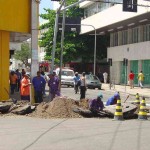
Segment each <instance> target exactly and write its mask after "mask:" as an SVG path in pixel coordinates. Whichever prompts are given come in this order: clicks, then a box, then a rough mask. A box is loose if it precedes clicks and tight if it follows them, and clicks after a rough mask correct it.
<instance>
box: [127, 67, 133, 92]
mask: <svg viewBox="0 0 150 150" xmlns="http://www.w3.org/2000/svg"><path fill="white" fill-rule="evenodd" d="M128 78H129V85H130V89H132V88H134V73H133V71H132V70H131V71H130V73H129V76H128Z"/></svg>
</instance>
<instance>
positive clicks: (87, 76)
mask: <svg viewBox="0 0 150 150" xmlns="http://www.w3.org/2000/svg"><path fill="white" fill-rule="evenodd" d="M86 79H87V80H97V77H96V76H94V75H86Z"/></svg>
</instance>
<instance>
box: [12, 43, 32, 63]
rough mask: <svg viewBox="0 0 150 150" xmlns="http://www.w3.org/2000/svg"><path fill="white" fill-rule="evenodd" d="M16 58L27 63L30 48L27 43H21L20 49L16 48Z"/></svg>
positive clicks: (29, 56)
mask: <svg viewBox="0 0 150 150" xmlns="http://www.w3.org/2000/svg"><path fill="white" fill-rule="evenodd" d="M14 58H15V59H16V60H20V61H21V62H22V63H23V64H25V65H27V64H28V59H29V58H31V49H30V47H29V44H28V43H23V44H21V50H16V51H15V54H14Z"/></svg>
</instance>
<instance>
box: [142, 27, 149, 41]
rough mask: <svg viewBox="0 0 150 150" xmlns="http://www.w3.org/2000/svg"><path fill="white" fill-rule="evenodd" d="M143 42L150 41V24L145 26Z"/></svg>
mask: <svg viewBox="0 0 150 150" xmlns="http://www.w3.org/2000/svg"><path fill="white" fill-rule="evenodd" d="M143 41H150V24H148V25H145V26H143Z"/></svg>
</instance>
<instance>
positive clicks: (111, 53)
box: [107, 41, 150, 61]
mask: <svg viewBox="0 0 150 150" xmlns="http://www.w3.org/2000/svg"><path fill="white" fill-rule="evenodd" d="M107 57H108V58H112V59H113V61H123V58H128V59H129V60H143V59H150V41H147V42H141V43H135V44H128V45H122V46H116V47H110V48H108V49H107Z"/></svg>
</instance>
